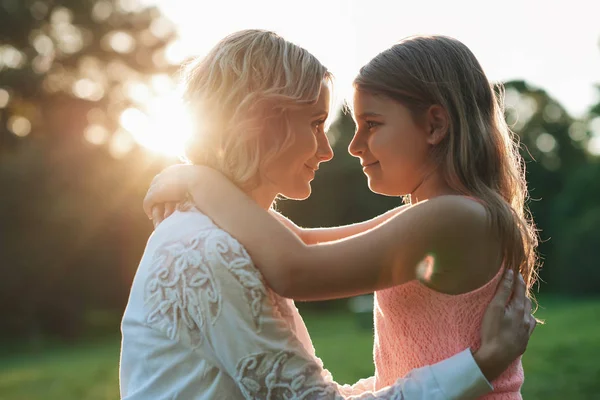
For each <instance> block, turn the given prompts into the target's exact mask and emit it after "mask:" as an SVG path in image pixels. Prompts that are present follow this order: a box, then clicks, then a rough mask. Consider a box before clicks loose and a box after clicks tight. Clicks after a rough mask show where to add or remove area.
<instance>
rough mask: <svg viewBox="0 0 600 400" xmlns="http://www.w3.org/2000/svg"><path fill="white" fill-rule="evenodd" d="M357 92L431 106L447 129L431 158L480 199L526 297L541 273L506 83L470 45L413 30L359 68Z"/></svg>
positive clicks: (418, 108)
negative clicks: (495, 79) (445, 119)
mask: <svg viewBox="0 0 600 400" xmlns="http://www.w3.org/2000/svg"><path fill="white" fill-rule="evenodd" d="M354 85H355V87H356V89H357V90H364V91H368V92H371V93H378V94H383V95H386V96H388V97H390V98H392V99H394V100H396V101H398V102H400V103H401V104H403V105H404V106H406V107H407V108H409V109H410V110H411V112H412V114H413V116H414V117H415V118H416V119H418V118H419V117H420V116H421V115H423V113H424V112H425V111H426V110H427V109H428V108H429V107H430V106H432V105H434V104H437V105H440V106H442V107H443V108H444V109H445V110H446V112H447V113H448V116H449V122H450V124H449V130H448V134H447V135H446V137H445V138H444V140H443V141H442V142H441V143H440V144H439V145H437V146H436V147H435V148H434V150H433V154H432V156H433V157H434V161H435V162H436V163H437V164H436V165H438V167H439V168H441V171H442V173H443V177H444V179H445V181H446V182H447V184H448V185H449V186H450V187H451V188H452V189H453V190H455V191H457V192H458V193H462V194H464V195H467V196H473V197H476V198H480V199H481V200H483V202H484V204H485V207H486V209H487V211H488V214H489V216H490V220H491V225H492V227H493V229H494V230H495V232H497V234H498V236H499V239H500V241H501V245H502V257H503V263H504V266H505V267H507V268H511V269H513V270H514V271H518V272H520V273H521V275H522V276H523V279H524V280H525V282H526V284H527V289H528V292H529V295H531V287H532V285H533V283H534V282H535V280H536V279H537V271H536V269H537V264H538V258H537V254H536V247H537V244H538V236H537V231H536V229H535V226H534V223H533V221H532V218H531V215H530V213H529V211H528V209H527V206H526V200H527V197H528V192H527V182H526V180H525V164H524V161H523V158H522V157H521V155H520V153H519V140H518V136H516V135H515V134H514V133H513V132H511V130H510V129H509V128H508V126H507V124H506V121H505V118H504V104H503V97H504V96H503V94H504V93H503V89H502V87H501V86H499V85H498V86H496V87H494V86H493V85H492V84H491V83H490V82H489V81H488V79H487V77H486V75H485V73H484V72H483V69H482V68H481V65H480V64H479V62H478V61H477V59H476V58H475V56H474V55H473V53H472V52H471V51H470V50H469V48H468V47H467V46H465V45H464V44H463V43H461V42H459V41H458V40H456V39H453V38H449V37H445V36H415V37H410V38H407V39H404V40H402V41H401V42H399V43H398V44H396V45H394V46H392V47H391V48H389V49H387V50H385V51H383V52H382V53H380V54H379V55H377V56H376V57H375V58H373V59H372V60H371V61H370V62H369V63H368V64H367V65H365V66H364V67H363V68H361V70H360V72H359V74H358V76H357V77H356V79H355V81H354Z"/></svg>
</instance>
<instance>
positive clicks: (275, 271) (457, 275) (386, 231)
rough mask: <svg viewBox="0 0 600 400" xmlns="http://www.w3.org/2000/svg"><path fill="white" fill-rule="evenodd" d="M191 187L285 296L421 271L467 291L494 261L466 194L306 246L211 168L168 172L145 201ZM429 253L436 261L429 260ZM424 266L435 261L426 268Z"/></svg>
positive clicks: (328, 292) (481, 219)
mask: <svg viewBox="0 0 600 400" xmlns="http://www.w3.org/2000/svg"><path fill="white" fill-rule="evenodd" d="M182 171H183V172H182ZM186 191H188V192H189V193H190V194H191V196H192V198H193V200H194V202H195V203H196V205H197V206H198V208H199V209H201V210H202V211H203V212H204V213H205V214H207V215H209V216H210V217H211V218H212V219H213V220H214V221H215V222H216V223H217V224H218V225H219V226H221V227H222V228H223V229H224V230H225V231H227V232H229V233H230V234H231V235H233V236H234V237H236V238H237V239H238V241H240V242H241V243H242V244H243V245H244V246H245V247H246V249H247V250H248V252H249V254H250V255H251V257H252V259H253V260H254V263H255V264H256V266H257V267H258V268H259V269H260V270H261V272H262V274H263V276H264V277H265V279H266V281H267V282H268V284H269V285H270V286H271V288H272V289H273V290H275V291H276V292H277V293H278V294H280V295H282V296H284V297H289V298H293V299H296V300H324V299H333V298H340V297H348V296H354V295H358V294H364V293H370V292H373V291H376V290H381V289H385V288H389V287H391V286H395V285H398V284H402V283H405V282H408V281H410V280H413V279H415V278H417V277H419V278H421V279H422V280H424V281H425V282H426V284H427V285H428V286H430V287H432V288H434V289H435V290H439V291H443V292H451V293H461V290H463V289H464V282H468V281H473V278H472V276H473V277H477V276H479V277H480V278H481V272H477V271H483V272H486V270H487V268H481V266H482V265H484V264H483V263H484V262H487V260H485V261H482V260H483V257H482V254H487V253H489V245H488V243H486V241H487V242H489V240H487V239H488V238H489V236H490V231H489V226H488V221H487V214H486V211H485V209H484V208H483V206H482V205H480V204H478V203H476V202H474V201H470V200H466V199H464V198H462V197H460V196H442V197H439V198H436V199H433V200H430V201H427V202H422V203H419V204H418V205H415V206H413V207H410V208H407V209H405V210H404V211H403V212H402V213H400V214H398V215H396V216H395V217H393V218H390V219H389V220H388V221H387V222H384V223H382V224H381V225H379V226H378V227H376V228H374V229H370V230H368V231H366V232H363V233H361V234H358V235H354V236H351V237H350V238H348V239H345V240H341V241H335V242H329V243H324V244H320V245H314V246H307V245H305V244H304V243H303V242H302V241H301V240H300V239H299V238H298V236H296V235H295V234H293V233H292V232H291V231H290V230H289V229H287V228H286V227H285V226H284V225H283V224H282V223H281V222H279V221H277V219H275V218H274V217H273V216H271V215H270V214H269V213H268V212H267V211H266V210H264V209H262V208H261V207H260V206H259V205H258V204H257V203H256V202H254V201H253V200H252V199H251V198H250V197H248V196H247V195H245V194H244V193H243V192H242V191H241V190H240V189H239V188H238V187H236V186H235V185H234V184H233V183H231V182H230V181H229V180H227V179H226V178H225V177H224V176H223V175H222V174H221V173H219V172H217V171H215V170H212V169H210V168H206V167H200V166H180V167H178V168H173V170H171V171H168V170H167V171H165V172H163V173H161V175H159V176H158V177H157V178H155V181H154V182H153V184H152V187H151V188H150V190H149V192H148V194H147V196H146V199H145V200H144V208H145V210H146V213H147V214H148V215H150V214H152V208H153V207H152V206H153V205H154V204H161V203H165V202H168V201H176V199H179V198H180V197H181V196H182V194H181V193H185V192H186ZM486 246H487V247H486ZM427 256H432V257H430V258H429V260H431V259H433V260H434V262H433V263H429V264H425V263H423V262H422V261H423V260H424V259H425V258H426V257H427ZM419 265H421V266H423V265H425V266H428V267H429V268H426V270H425V271H424V273H421V274H419V273H418V271H417V267H419ZM473 265H475V266H476V267H477V268H473ZM465 266H469V267H470V269H465ZM488 272H489V271H488ZM477 274H479V275H477ZM484 278H488V279H489V275H488V276H486V277H484ZM488 279H485V280H481V279H480V281H479V282H478V285H473V286H472V289H475V288H476V287H479V286H480V285H481V284H483V283H484V282H487V280H488ZM461 285H462V286H461Z"/></svg>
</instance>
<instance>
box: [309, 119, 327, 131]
mask: <svg viewBox="0 0 600 400" xmlns="http://www.w3.org/2000/svg"><path fill="white" fill-rule="evenodd" d="M324 124H325V120H324V119H320V120H318V121H315V122H313V124H312V125H313V129H315V130H316V129H319V128H321V127H322V126H323V125H324Z"/></svg>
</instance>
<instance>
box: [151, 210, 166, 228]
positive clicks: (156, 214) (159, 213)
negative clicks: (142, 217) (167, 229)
mask: <svg viewBox="0 0 600 400" xmlns="http://www.w3.org/2000/svg"><path fill="white" fill-rule="evenodd" d="M164 214H165V211H164V210H163V206H162V205H156V206H154V207H152V222H153V223H154V227H156V226H158V224H160V223H161V221H162V219H163V215H164Z"/></svg>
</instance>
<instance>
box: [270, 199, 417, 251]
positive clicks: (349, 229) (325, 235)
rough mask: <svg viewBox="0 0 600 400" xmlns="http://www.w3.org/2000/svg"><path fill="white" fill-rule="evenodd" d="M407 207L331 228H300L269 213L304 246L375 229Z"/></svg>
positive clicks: (272, 212)
mask: <svg viewBox="0 0 600 400" xmlns="http://www.w3.org/2000/svg"><path fill="white" fill-rule="evenodd" d="M407 207H408V205H402V206H399V207H396V208H394V209H393V210H389V211H387V212H385V213H383V214H381V215H378V216H377V217H375V218H372V219H370V220H367V221H363V222H358V223H356V224H351V225H343V226H337V227H333V228H300V227H299V226H298V225H296V224H294V222H292V221H291V220H290V219H288V218H286V217H285V216H283V215H282V214H279V213H278V212H276V211H274V210H271V211H270V213H271V214H272V215H273V216H275V217H276V218H277V219H278V220H279V221H281V222H282V223H283V224H284V225H285V226H287V227H288V228H289V229H291V230H292V231H293V232H294V233H295V234H296V235H298V237H300V239H301V240H302V241H303V242H304V243H305V244H317V243H325V242H333V241H335V240H340V239H344V238H347V237H350V236H354V235H358V234H359V233H363V232H365V231H368V230H369V229H372V228H375V227H376V226H378V225H381V224H382V223H384V222H386V221H387V220H389V219H390V218H392V217H394V216H396V215H398V214H399V213H401V212H403V211H404V210H405V209H406V208H407Z"/></svg>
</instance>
